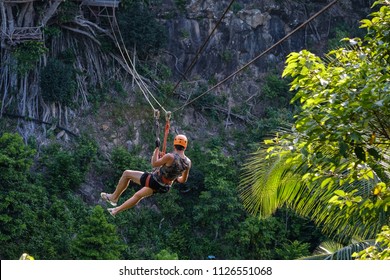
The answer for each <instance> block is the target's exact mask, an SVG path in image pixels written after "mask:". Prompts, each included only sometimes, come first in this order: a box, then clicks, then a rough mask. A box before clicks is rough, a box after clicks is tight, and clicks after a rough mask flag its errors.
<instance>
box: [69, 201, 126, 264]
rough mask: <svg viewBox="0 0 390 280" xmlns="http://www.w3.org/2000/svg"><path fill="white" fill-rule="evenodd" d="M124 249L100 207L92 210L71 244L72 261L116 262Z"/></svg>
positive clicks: (113, 227)
mask: <svg viewBox="0 0 390 280" xmlns="http://www.w3.org/2000/svg"><path fill="white" fill-rule="evenodd" d="M124 249H125V245H124V244H123V242H122V241H121V240H120V238H119V236H118V234H117V229H116V226H114V225H113V224H110V223H109V222H108V221H107V218H106V215H105V212H104V209H103V208H102V207H101V206H96V207H94V208H93V210H92V213H91V214H90V216H89V218H88V219H87V221H86V223H85V224H83V225H82V226H81V227H80V229H79V231H78V232H77V235H76V238H75V239H74V240H73V241H72V244H71V251H72V255H73V257H74V259H84V260H118V259H120V258H121V254H122V252H123V251H124Z"/></svg>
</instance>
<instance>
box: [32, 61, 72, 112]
mask: <svg viewBox="0 0 390 280" xmlns="http://www.w3.org/2000/svg"><path fill="white" fill-rule="evenodd" d="M40 86H41V89H42V98H43V100H45V101H46V102H59V103H61V104H62V105H65V106H72V105H73V96H74V95H75V93H76V90H77V84H76V81H75V72H74V69H73V67H72V66H71V65H70V64H66V63H64V62H62V61H60V60H58V59H52V60H49V61H48V63H47V65H46V66H45V67H44V68H43V69H42V72H41V79H40Z"/></svg>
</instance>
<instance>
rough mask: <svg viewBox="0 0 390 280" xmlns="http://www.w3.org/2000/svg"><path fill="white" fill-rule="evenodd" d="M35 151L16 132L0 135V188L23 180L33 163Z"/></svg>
mask: <svg viewBox="0 0 390 280" xmlns="http://www.w3.org/2000/svg"><path fill="white" fill-rule="evenodd" d="M34 153H35V151H34V150H32V149H31V148H30V147H28V146H26V145H25V144H24V143H23V139H22V137H21V136H20V135H18V134H11V133H3V134H2V135H1V137H0V189H2V188H7V187H8V186H12V184H13V183H17V182H18V181H19V180H22V181H23V178H24V177H25V174H26V173H28V172H29V169H30V167H31V166H32V163H33V161H32V160H33V155H34Z"/></svg>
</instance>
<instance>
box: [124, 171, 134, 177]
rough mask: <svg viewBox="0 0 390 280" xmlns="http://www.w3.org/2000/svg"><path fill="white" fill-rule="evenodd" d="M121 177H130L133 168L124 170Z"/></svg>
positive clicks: (132, 174)
mask: <svg viewBox="0 0 390 280" xmlns="http://www.w3.org/2000/svg"><path fill="white" fill-rule="evenodd" d="M122 177H125V178H126V179H132V178H133V177H134V171H133V170H125V171H124V172H123V174H122Z"/></svg>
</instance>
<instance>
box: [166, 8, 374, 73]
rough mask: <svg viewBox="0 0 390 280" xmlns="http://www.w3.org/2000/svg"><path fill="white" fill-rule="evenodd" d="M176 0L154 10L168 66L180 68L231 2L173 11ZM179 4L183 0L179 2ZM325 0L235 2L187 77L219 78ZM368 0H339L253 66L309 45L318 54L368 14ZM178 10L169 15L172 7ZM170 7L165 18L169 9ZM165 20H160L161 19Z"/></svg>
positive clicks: (265, 65)
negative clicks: (165, 33) (341, 30)
mask: <svg viewBox="0 0 390 280" xmlns="http://www.w3.org/2000/svg"><path fill="white" fill-rule="evenodd" d="M178 2H180V1H174V0H165V1H163V5H161V7H160V10H159V14H160V17H161V18H162V19H163V21H164V22H165V24H166V26H167V29H168V34H169V38H170V40H169V46H168V49H169V51H170V52H171V53H172V54H173V56H172V57H171V59H170V64H171V65H172V67H174V66H175V67H177V68H178V69H180V70H181V71H182V72H184V71H185V70H186V69H187V67H188V66H189V65H190V64H191V62H192V60H193V59H194V57H195V55H196V53H197V51H198V49H199V48H200V47H201V45H202V44H203V43H204V41H205V40H206V38H207V37H208V35H209V34H210V32H211V31H212V30H213V28H214V26H215V25H216V24H217V22H218V20H219V19H220V18H221V16H222V15H223V13H224V11H225V10H226V8H227V7H228V5H229V3H230V2H231V1H230V0H222V1H214V0H191V1H186V3H187V5H185V9H184V13H183V8H184V6H183V7H182V10H181V11H178V10H177V5H175V3H176V4H177V3H178ZM181 2H183V1H181ZM330 2H331V1H330V0H316V1H307V0H297V1H290V0H279V1H277V0H273V1H272V0H271V1H267V0H241V1H235V2H234V3H233V5H232V6H231V8H230V9H229V11H228V12H227V14H226V15H225V16H224V18H223V20H222V22H221V24H220V25H219V27H218V28H217V29H216V31H215V32H214V34H213V35H212V36H211V39H210V41H209V42H208V44H207V46H206V47H205V49H204V51H203V52H202V53H201V54H200V56H199V58H198V60H197V61H196V63H195V65H194V67H193V69H192V71H191V72H190V75H193V76H194V75H200V76H202V77H210V76H214V75H216V78H217V79H218V77H224V76H226V75H227V74H229V73H232V71H234V70H235V69H237V68H238V67H239V66H240V65H243V64H245V63H247V62H248V61H250V60H251V59H253V58H254V57H256V56H257V55H259V54H260V53H261V52H262V51H264V50H265V49H266V48H268V47H270V46H271V45H272V44H274V43H276V42H277V41H278V40H280V39H281V38H283V37H284V36H285V35H287V34H288V33H289V32H291V31H292V30H294V29H295V28H296V27H298V26H299V25H300V24H301V23H303V22H304V21H305V20H307V19H308V18H309V17H310V16H312V15H313V14H314V13H316V12H318V11H320V10H321V9H322V8H323V7H324V6H326V5H327V4H328V3H330ZM372 4H373V1H369V0H340V1H339V2H338V3H337V4H336V5H334V6H333V7H332V8H331V9H330V10H328V11H327V12H325V13H323V14H322V15H321V16H319V17H318V18H316V19H315V20H314V21H312V22H311V23H310V24H308V25H306V27H304V28H302V29H301V30H300V31H299V32H298V33H296V34H295V35H294V36H292V37H291V38H290V39H288V40H287V41H285V42H284V43H283V44H281V45H280V46H278V47H277V48H275V49H273V50H272V52H270V53H269V54H268V55H267V56H265V57H264V58H262V59H259V60H258V61H256V63H255V66H256V70H257V71H259V72H265V71H267V70H268V69H269V68H273V67H275V66H276V65H278V64H279V65H280V64H283V62H284V60H285V56H286V54H288V53H290V52H291V51H298V50H300V49H303V48H309V49H311V50H312V51H316V52H318V53H321V52H323V51H324V50H325V49H326V44H327V40H328V39H329V38H330V37H331V36H334V33H335V30H336V28H338V27H341V26H343V27H344V28H345V27H350V28H357V27H358V26H359V20H360V19H362V18H364V17H366V16H367V15H368V14H369V13H370V7H371V5H372ZM175 8H176V11H177V13H176V14H175V15H174V16H172V10H174V9H175ZM169 11H170V14H169V15H170V17H169V18H168V13H169ZM164 18H165V19H164Z"/></svg>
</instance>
